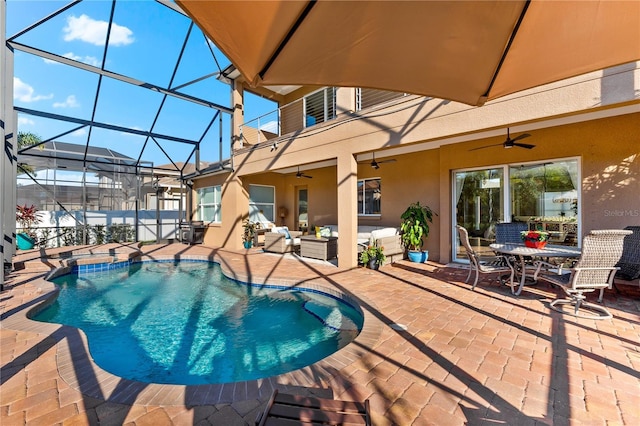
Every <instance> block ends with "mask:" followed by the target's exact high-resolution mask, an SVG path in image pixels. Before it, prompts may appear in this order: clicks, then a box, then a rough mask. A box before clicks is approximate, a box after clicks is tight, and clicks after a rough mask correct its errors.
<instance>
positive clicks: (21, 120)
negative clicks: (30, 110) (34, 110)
mask: <svg viewBox="0 0 640 426" xmlns="http://www.w3.org/2000/svg"><path fill="white" fill-rule="evenodd" d="M35 124H36V122H35V121H33V120H32V119H30V118H27V117H18V125H19V126H34V125H35Z"/></svg>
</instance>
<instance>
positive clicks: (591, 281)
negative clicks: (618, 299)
mask: <svg viewBox="0 0 640 426" xmlns="http://www.w3.org/2000/svg"><path fill="white" fill-rule="evenodd" d="M630 234H631V231H629V230H619V229H607V230H596V231H591V232H590V233H589V235H587V236H585V237H584V240H583V242H582V255H581V256H580V259H579V260H578V261H577V262H576V263H575V265H574V266H573V267H572V268H570V269H565V270H563V269H562V268H559V269H557V272H556V273H555V274H551V273H549V271H550V270H552V269H551V268H554V267H555V268H557V267H556V266H555V265H551V264H549V263H547V262H544V261H537V262H536V264H537V267H538V269H537V270H536V276H538V274H540V272H542V270H543V268H549V269H547V270H546V271H545V272H544V273H543V274H542V275H540V278H542V279H544V280H546V281H548V282H549V283H551V284H555V285H558V286H560V287H562V289H563V290H564V292H565V293H566V295H567V296H568V298H558V299H556V300H554V301H553V302H551V308H553V309H555V310H556V311H559V312H565V311H564V310H563V309H562V308H561V307H560V306H559V305H573V306H574V311H573V315H574V316H576V317H580V318H588V319H606V318H611V313H610V312H609V310H607V308H606V307H604V306H602V305H597V304H594V303H588V302H587V301H586V296H585V293H590V292H593V291H596V290H600V296H599V297H598V302H599V303H602V296H603V294H604V289H605V288H611V287H612V286H613V278H614V276H615V273H616V271H617V270H618V269H619V268H618V267H617V266H616V264H617V263H618V261H619V260H620V257H621V256H622V248H623V242H624V238H625V236H626V235H630ZM567 270H568V271H569V273H564V272H566V271H567ZM580 308H585V309H584V310H585V311H589V310H590V311H594V312H595V314H593V313H591V314H589V313H583V312H581V311H580Z"/></svg>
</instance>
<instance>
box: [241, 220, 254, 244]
mask: <svg viewBox="0 0 640 426" xmlns="http://www.w3.org/2000/svg"><path fill="white" fill-rule="evenodd" d="M242 228H243V229H244V230H243V232H242V244H243V245H244V248H246V249H250V248H251V247H253V240H254V238H255V236H256V224H255V223H254V222H251V221H250V220H249V219H247V220H245V221H244V222H243V224H242Z"/></svg>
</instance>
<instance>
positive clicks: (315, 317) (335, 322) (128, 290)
mask: <svg viewBox="0 0 640 426" xmlns="http://www.w3.org/2000/svg"><path fill="white" fill-rule="evenodd" d="M53 282H55V283H56V284H57V285H58V286H59V287H60V293H59V295H58V298H57V300H56V301H55V302H54V303H53V304H52V305H50V306H49V307H47V308H45V309H44V310H42V311H41V312H39V313H37V314H36V315H35V316H33V319H35V320H37V321H46V322H53V323H61V324H66V325H71V326H74V327H77V328H80V329H82V330H83V331H84V332H85V333H86V334H87V337H88V342H89V349H90V352H91V356H92V357H93V359H94V360H95V362H96V363H97V364H98V365H100V366H101V367H102V368H104V369H105V370H107V371H109V372H111V373H112V374H115V375H117V376H120V377H124V378H127V379H131V380H137V381H141V382H147V383H166V384H184V385H194V384H214V383H230V382H237V381H244V380H253V379H258V378H264V377H269V376H274V375H278V374H282V373H285V372H288V371H292V370H295V369H298V368H302V367H305V366H307V365H310V364H312V363H315V362H317V361H319V360H320V359H322V358H325V357H327V356H329V355H331V354H332V353H334V352H335V351H337V350H338V349H340V348H342V347H344V346H345V345H346V344H348V343H349V342H351V341H352V340H353V339H355V337H356V336H357V335H358V333H359V330H360V329H361V328H362V322H363V316H362V313H361V311H360V310H359V308H357V307H354V306H352V305H351V304H349V303H347V302H345V301H343V300H341V299H339V298H336V297H332V296H329V295H327V294H321V293H319V292H317V291H310V290H307V291H302V290H298V291H295V290H290V289H284V288H283V287H274V286H253V285H247V284H244V283H239V282H236V281H233V280H230V279H227V278H226V277H225V276H224V275H223V274H222V272H221V269H220V267H219V265H217V264H215V263H210V262H184V261H183V262H178V263H174V262H144V263H133V264H131V266H129V267H126V268H121V269H114V270H109V271H103V272H97V273H87V274H80V275H77V274H68V275H64V276H61V277H58V278H55V279H54V280H53Z"/></svg>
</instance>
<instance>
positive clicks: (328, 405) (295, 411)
mask: <svg viewBox="0 0 640 426" xmlns="http://www.w3.org/2000/svg"><path fill="white" fill-rule="evenodd" d="M255 424H256V425H258V426H264V425H283V426H284V425H302V424H304V425H310V426H311V425H371V414H370V413H369V400H368V399H367V400H365V401H364V403H361V402H353V401H339V400H335V399H325V398H318V397H309V396H298V395H289V394H283V393H279V392H278V390H277V389H276V390H274V391H273V393H272V394H271V398H270V399H269V402H267V405H266V407H265V409H264V411H263V412H261V413H259V414H258V417H257V418H256V422H255Z"/></svg>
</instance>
